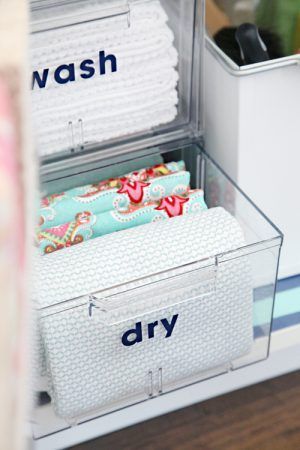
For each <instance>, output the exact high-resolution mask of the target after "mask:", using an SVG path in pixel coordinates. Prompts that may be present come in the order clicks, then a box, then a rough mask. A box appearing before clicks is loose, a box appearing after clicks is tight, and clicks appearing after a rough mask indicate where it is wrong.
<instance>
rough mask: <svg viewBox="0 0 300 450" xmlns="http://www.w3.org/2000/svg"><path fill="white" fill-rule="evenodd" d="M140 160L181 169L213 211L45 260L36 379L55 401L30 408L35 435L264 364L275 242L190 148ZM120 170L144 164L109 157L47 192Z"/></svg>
mask: <svg viewBox="0 0 300 450" xmlns="http://www.w3.org/2000/svg"><path fill="white" fill-rule="evenodd" d="M147 158H154V159H155V158H162V159H163V161H164V162H169V161H176V160H177V161H179V160H184V161H185V164H186V167H187V170H189V171H190V173H191V187H192V188H202V189H203V190H204V192H205V201H206V203H207V205H208V207H209V210H208V211H206V212H205V213H203V214H202V215H201V214H196V215H191V216H190V217H189V218H188V219H187V220H186V221H185V222H184V224H183V225H182V223H181V222H180V221H176V218H173V219H170V220H169V221H166V222H164V223H158V224H155V225H158V226H157V227H153V228H149V227H148V225H145V226H142V227H138V228H136V229H135V230H133V231H132V230H130V232H129V233H128V232H127V231H126V232H123V231H121V232H118V233H114V234H113V235H110V237H109V238H108V240H104V241H103V244H101V245H100V247H98V246H99V242H100V240H99V239H95V240H91V241H89V242H88V243H83V244H80V245H78V246H75V247H74V248H73V249H71V252H67V251H66V252H65V253H64V251H61V252H57V255H46V256H43V257H42V258H41V262H39V264H40V265H39V277H40V286H42V287H40V288H39V290H38V295H35V305H36V308H37V316H38V324H39V339H40V340H39V350H40V352H39V358H40V361H39V362H40V364H41V365H42V370H40V368H38V371H39V373H38V375H39V377H41V375H44V380H46V384H45V386H46V387H45V390H47V391H48V394H49V395H50V396H49V400H50V398H51V402H50V401H49V402H47V403H46V404H41V403H38V404H37V406H36V408H35V412H34V422H35V424H34V435H35V437H41V436H43V435H47V434H49V433H51V432H54V431H58V430H60V429H64V428H66V427H68V426H70V425H74V424H76V423H81V422H83V421H85V420H90V419H91V418H93V417H98V416H99V415H101V414H104V413H107V412H110V411H114V410H116V409H119V408H121V407H124V406H126V405H131V404H133V403H136V402H139V401H144V400H146V399H148V398H153V397H155V396H158V395H164V394H165V393H167V392H170V391H171V390H174V389H178V388H180V387H183V386H186V385H188V384H191V383H197V382H200V381H201V380H204V379H207V378H209V377H210V376H215V375H218V374H221V373H224V372H227V371H231V370H236V369H238V368H240V367H242V366H245V365H248V364H251V363H255V362H257V361H260V360H263V359H265V358H267V356H268V352H269V344H270V333H271V324H272V312H273V303H274V295H275V288H276V279H277V267H278V261H279V254H280V248H281V244H282V235H281V233H280V232H279V231H278V230H277V229H276V227H275V226H274V225H273V224H272V223H271V222H270V221H269V220H268V219H267V218H266V217H265V216H264V215H263V213H262V212H261V211H259V210H258V208H256V206H255V205H254V204H253V203H252V202H251V200H250V199H248V198H247V197H246V195H245V194H244V193H243V192H241V191H240V190H239V188H238V187H237V186H236V185H235V184H234V183H233V182H232V181H231V180H230V179H229V178H228V177H227V176H226V174H224V173H223V171H222V170H221V169H220V168H219V167H218V166H217V165H216V164H215V163H214V162H213V161H212V160H211V159H210V158H209V157H208V156H207V155H206V153H205V152H204V151H203V150H202V148H201V146H200V145H199V144H198V143H197V142H195V143H191V142H190V141H182V142H176V143H174V144H166V145H164V146H161V147H160V148H153V149H147ZM124 164H125V165H127V164H129V165H130V167H131V165H132V164H133V165H134V166H135V167H136V169H138V168H140V167H143V166H144V164H145V156H144V154H143V152H135V153H134V154H132V155H126V157H124V159H123V160H122V161H120V157H114V156H111V157H110V158H109V159H103V161H102V162H101V163H99V164H98V166H97V167H94V168H93V170H90V169H89V167H88V166H87V167H86V168H85V167H82V171H81V173H79V174H76V175H73V176H69V177H67V178H62V179H52V180H49V178H48V179H47V181H46V182H45V184H44V190H45V192H46V191H47V192H48V193H49V192H50V193H51V192H53V190H54V187H56V188H58V187H60V188H62V187H63V186H65V187H68V188H70V187H74V186H78V185H82V184H86V183H89V182H91V181H92V182H94V181H95V180H96V179H98V180H101V179H104V178H105V174H106V173H107V171H109V173H110V174H111V173H114V174H118V173H119V171H120V170H123V169H124ZM120 168H122V169H120ZM85 169H86V170H85ZM179 224H180V225H179ZM147 227H148V228H147ZM143 230H145V231H143ZM149 230H150V232H149ZM152 230H153V231H152ZM100 239H102V238H100ZM87 244H88V245H87ZM99 248H101V255H100V256H99ZM218 248H219V249H221V251H218V250H217V249H218ZM95 249H96V250H95ZM228 249H230V250H228ZM58 254H60V256H59V257H58ZM69 255H71V256H69ZM128 255H129V256H128ZM105 261H106V263H107V267H106V265H105ZM124 265H125V266H126V270H125V271H124V270H123V269H124ZM126 277H127V278H126ZM104 278H105V280H106V281H105V282H104V281H103V280H104ZM111 280H112V281H111ZM120 280H123V282H122V283H119V281H120ZM110 283H111V284H110ZM118 283H119V284H118ZM53 284H55V285H54V286H53ZM97 286H98V288H97ZM45 375H46V376H45ZM36 385H38V384H36Z"/></svg>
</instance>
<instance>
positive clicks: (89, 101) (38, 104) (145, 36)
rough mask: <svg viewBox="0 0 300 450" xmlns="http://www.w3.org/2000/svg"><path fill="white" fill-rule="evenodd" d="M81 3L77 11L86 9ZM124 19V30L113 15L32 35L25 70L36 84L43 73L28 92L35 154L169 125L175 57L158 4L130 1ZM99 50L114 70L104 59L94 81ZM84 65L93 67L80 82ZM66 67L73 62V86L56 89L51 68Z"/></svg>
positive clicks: (174, 96) (175, 79) (173, 105)
mask: <svg viewBox="0 0 300 450" xmlns="http://www.w3.org/2000/svg"><path fill="white" fill-rule="evenodd" d="M84 3H85V2H81V3H80V5H79V8H80V10H79V11H77V12H78V13H84V12H85V9H87V6H85V5H84ZM104 4H105V2H104ZM110 6H111V5H110ZM90 7H91V5H90ZM93 7H95V5H93ZM103 8H104V6H103V4H102V10H103ZM128 20H129V24H127V22H126V26H125V24H124V22H125V19H124V17H122V16H116V17H113V18H110V19H109V20H95V21H90V22H85V23H82V24H79V25H73V26H69V27H65V28H61V29H55V30H49V31H45V32H43V33H36V34H33V35H32V37H31V61H32V70H33V72H34V71H37V72H38V73H39V75H40V78H42V75H43V71H44V70H45V69H46V68H47V69H49V74H48V78H47V84H46V87H45V88H39V86H38V83H36V82H35V83H34V86H33V90H32V109H33V118H34V123H35V129H36V132H37V136H36V138H37V144H38V147H39V149H40V150H39V153H40V155H41V156H46V155H51V154H54V153H56V152H60V151H63V150H68V149H70V148H74V147H76V146H80V145H84V144H87V143H95V142H102V141H105V140H108V139H114V138H118V137H122V136H127V135H131V134H133V133H139V132H143V131H149V130H151V129H152V128H153V127H157V126H159V125H163V124H167V123H169V122H171V121H173V120H174V119H175V117H176V115H177V103H178V93H177V83H178V72H177V70H176V67H177V62H178V54H177V51H176V49H175V47H174V35H173V32H172V31H171V29H170V27H169V26H168V23H167V22H168V17H167V15H166V13H165V11H164V9H163V8H162V6H161V4H160V2H159V0H152V1H147V2H132V3H131V4H130V14H129V16H128ZM100 51H105V54H106V55H111V54H112V55H114V56H115V57H116V59H117V71H115V72H112V71H111V65H110V62H109V61H108V62H107V67H106V68H107V70H106V74H105V75H102V76H100V75H99V69H98V68H99V52H100ZM86 59H91V60H93V61H94V62H95V65H94V67H95V75H94V76H93V77H91V78H89V79H84V78H82V77H81V76H80V64H81V62H82V61H83V60H86ZM70 63H75V74H76V79H75V81H73V82H68V83H66V84H57V83H56V82H55V80H54V77H53V74H54V71H55V69H56V68H57V67H58V66H59V65H62V64H70Z"/></svg>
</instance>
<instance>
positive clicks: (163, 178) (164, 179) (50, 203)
mask: <svg viewBox="0 0 300 450" xmlns="http://www.w3.org/2000/svg"><path fill="white" fill-rule="evenodd" d="M189 185H190V173H189V172H187V171H186V170H185V164H184V162H183V161H179V162H171V163H168V164H159V165H157V166H153V167H150V168H147V169H141V170H139V171H137V172H131V173H130V174H128V175H125V176H124V177H121V178H113V179H109V180H105V181H101V182H100V183H98V184H90V185H86V186H81V187H78V188H74V189H71V190H68V191H66V192H63V193H60V194H53V195H50V196H48V197H45V198H43V199H42V201H41V208H40V217H39V226H40V230H45V229H47V228H50V227H55V226H58V225H62V224H65V223H67V222H72V221H74V220H75V219H76V217H77V216H78V214H81V213H90V214H100V213H103V212H106V211H111V210H117V211H122V210H126V209H127V208H128V207H129V205H130V204H131V203H132V204H134V205H139V204H144V203H146V202H150V201H157V200H160V199H161V198H163V197H167V196H169V195H176V194H183V193H184V192H186V191H187V190H188V189H189Z"/></svg>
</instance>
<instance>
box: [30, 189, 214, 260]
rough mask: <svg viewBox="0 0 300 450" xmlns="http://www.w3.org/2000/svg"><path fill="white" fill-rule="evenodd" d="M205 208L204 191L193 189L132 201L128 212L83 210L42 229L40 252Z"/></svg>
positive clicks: (38, 235)
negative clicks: (183, 192) (95, 213)
mask: <svg viewBox="0 0 300 450" xmlns="http://www.w3.org/2000/svg"><path fill="white" fill-rule="evenodd" d="M206 209H207V206H206V204H205V201H204V196H203V191H202V190H194V191H188V192H187V193H186V194H183V195H173V196H169V197H165V198H163V199H161V200H159V201H150V202H148V203H145V204H144V205H140V206H136V205H133V204H130V205H129V207H128V209H127V210H125V211H108V212H105V213H102V214H98V215H93V214H91V213H89V212H83V213H79V214H78V215H77V217H76V220H75V221H72V222H68V223H65V224H64V225H60V226H57V227H53V228H50V229H47V230H44V231H40V232H39V233H38V234H37V243H38V246H39V249H40V252H41V254H48V253H52V252H54V251H56V250H60V249H62V248H66V247H70V246H72V245H75V244H79V243H81V242H83V241H87V240H89V239H92V238H96V237H99V236H103V235H105V234H109V233H112V232H115V231H121V230H125V229H127V228H133V227H136V226H139V225H144V224H146V223H150V222H156V221H161V220H165V219H168V218H171V217H175V216H181V215H187V214H193V213H196V212H199V211H204V210H206Z"/></svg>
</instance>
